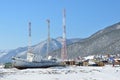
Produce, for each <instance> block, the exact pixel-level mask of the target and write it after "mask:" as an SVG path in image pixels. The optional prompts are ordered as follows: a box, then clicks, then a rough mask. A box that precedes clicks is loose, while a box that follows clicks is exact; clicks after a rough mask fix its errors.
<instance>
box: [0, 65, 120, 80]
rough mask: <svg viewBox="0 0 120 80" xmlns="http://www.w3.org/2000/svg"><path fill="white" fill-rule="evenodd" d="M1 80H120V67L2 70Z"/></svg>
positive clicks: (0, 71) (0, 70)
mask: <svg viewBox="0 0 120 80" xmlns="http://www.w3.org/2000/svg"><path fill="white" fill-rule="evenodd" d="M0 80H120V67H119V66H117V67H112V66H111V65H106V66H104V67H83V66H71V67H65V68H62V67H59V68H58V67H56V68H46V69H43V68H42V69H24V70H18V69H15V68H13V69H0Z"/></svg>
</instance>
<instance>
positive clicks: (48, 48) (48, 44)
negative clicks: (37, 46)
mask: <svg viewBox="0 0 120 80" xmlns="http://www.w3.org/2000/svg"><path fill="white" fill-rule="evenodd" d="M47 24H48V39H47V54H46V56H47V57H48V56H49V50H50V20H49V19H47Z"/></svg>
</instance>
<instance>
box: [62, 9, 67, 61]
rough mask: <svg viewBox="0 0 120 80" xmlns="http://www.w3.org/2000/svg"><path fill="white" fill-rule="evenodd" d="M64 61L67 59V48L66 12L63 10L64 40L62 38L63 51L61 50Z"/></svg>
mask: <svg viewBox="0 0 120 80" xmlns="http://www.w3.org/2000/svg"><path fill="white" fill-rule="evenodd" d="M61 58H62V60H66V59H67V48H66V11H65V9H64V10H63V38H62V50H61Z"/></svg>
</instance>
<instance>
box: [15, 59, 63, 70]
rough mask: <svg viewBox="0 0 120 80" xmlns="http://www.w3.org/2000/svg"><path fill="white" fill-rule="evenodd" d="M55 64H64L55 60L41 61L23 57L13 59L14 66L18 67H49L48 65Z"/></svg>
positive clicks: (53, 65)
mask: <svg viewBox="0 0 120 80" xmlns="http://www.w3.org/2000/svg"><path fill="white" fill-rule="evenodd" d="M55 66H62V65H61V62H58V61H54V60H41V61H39V62H38V61H37V62H36V61H33V62H29V61H27V60H23V59H17V60H14V61H13V67H15V68H18V69H26V68H48V67H55Z"/></svg>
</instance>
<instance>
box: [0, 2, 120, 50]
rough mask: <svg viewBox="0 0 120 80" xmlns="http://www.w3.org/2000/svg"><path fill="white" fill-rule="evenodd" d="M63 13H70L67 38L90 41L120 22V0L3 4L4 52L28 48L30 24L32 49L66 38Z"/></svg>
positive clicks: (0, 20)
mask: <svg viewBox="0 0 120 80" xmlns="http://www.w3.org/2000/svg"><path fill="white" fill-rule="evenodd" d="M63 9H66V36H67V38H68V39H70V38H87V37H89V36H91V35H92V34H94V33H96V32H97V31H99V30H101V29H104V28H106V27H107V26H110V25H112V24H115V23H117V22H120V0H0V50H3V49H15V48H18V47H24V46H27V45H28V23H29V22H31V27H32V45H35V44H38V43H39V42H41V41H44V40H46V39H47V22H46V20H47V19H50V36H51V37H52V38H57V37H60V36H62V32H63V30H62V19H63Z"/></svg>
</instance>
